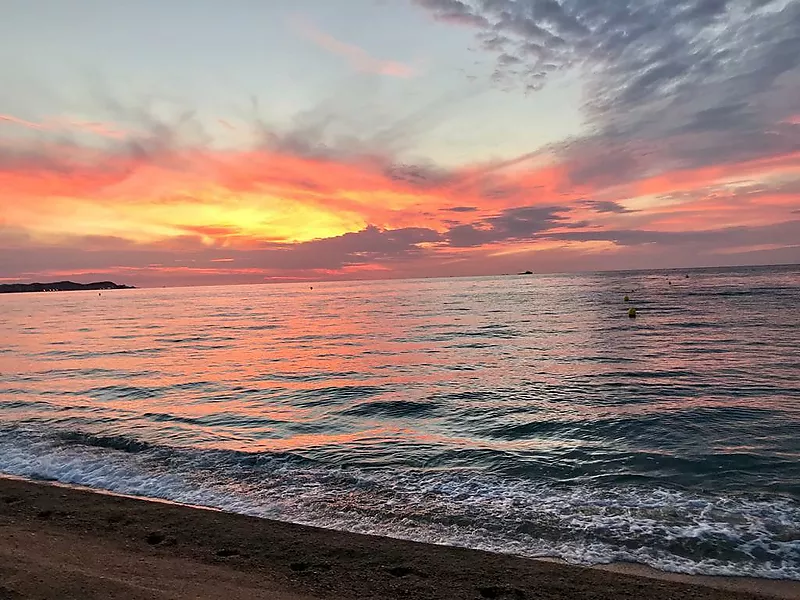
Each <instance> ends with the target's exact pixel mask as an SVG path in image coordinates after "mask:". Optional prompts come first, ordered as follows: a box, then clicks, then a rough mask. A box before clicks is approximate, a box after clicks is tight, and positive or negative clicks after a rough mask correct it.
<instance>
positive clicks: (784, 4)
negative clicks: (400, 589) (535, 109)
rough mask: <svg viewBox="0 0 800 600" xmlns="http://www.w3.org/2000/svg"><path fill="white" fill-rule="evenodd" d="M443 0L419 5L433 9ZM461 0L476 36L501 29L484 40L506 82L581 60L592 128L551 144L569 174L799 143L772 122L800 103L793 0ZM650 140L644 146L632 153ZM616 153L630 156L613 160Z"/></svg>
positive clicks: (621, 171) (632, 170)
mask: <svg viewBox="0 0 800 600" xmlns="http://www.w3.org/2000/svg"><path fill="white" fill-rule="evenodd" d="M451 2H452V0H425V1H424V2H417V4H420V5H422V6H424V7H425V8H427V9H428V10H430V11H432V12H434V14H436V13H437V11H439V12H441V11H443V10H445V7H446V6H448V5H450V4H451ZM458 4H460V5H461V8H460V9H459V10H460V11H462V12H465V13H469V14H472V15H476V16H478V17H480V18H479V19H477V20H476V21H475V27H476V28H477V30H478V31H477V34H478V36H479V37H486V36H503V37H504V38H508V40H509V42H507V43H504V44H503V45H502V47H501V48H500V47H498V48H497V49H496V50H494V49H491V48H487V50H488V51H494V53H495V58H496V60H497V72H496V75H495V79H496V80H497V81H499V82H502V84H503V85H504V86H508V84H509V82H510V81H512V80H514V79H516V80H517V81H518V82H519V83H520V85H521V86H526V87H528V88H529V89H539V88H540V87H541V86H542V85H543V84H545V83H546V82H547V81H549V80H550V79H551V78H552V77H553V75H552V73H553V71H562V70H564V69H569V68H571V67H578V66H579V67H581V69H582V73H584V74H585V76H584V78H583V81H584V83H585V86H586V97H587V98H588V100H587V103H586V106H585V111H586V114H587V116H588V117H589V128H590V130H591V134H590V135H589V136H587V137H585V138H579V139H576V140H572V141H571V143H569V144H565V145H562V146H556V148H555V149H556V150H557V151H558V152H560V153H561V154H562V155H563V157H564V158H565V160H566V161H567V163H568V164H570V165H572V166H573V172H574V175H575V177H576V180H579V181H582V182H585V181H587V180H589V179H593V178H595V177H601V178H605V179H608V178H611V177H617V178H618V179H621V180H624V179H630V178H635V177H637V176H640V175H641V174H643V173H646V172H652V171H653V169H658V168H664V166H665V165H666V166H668V167H669V168H675V167H692V166H703V165H708V164H715V163H719V162H731V161H739V160H748V159H752V158H757V157H761V156H767V155H774V154H778V153H783V152H788V151H796V150H797V149H798V148H800V131H798V130H797V128H792V127H781V126H779V125H778V124H779V123H781V121H783V120H785V119H786V118H787V117H789V116H790V115H792V114H796V113H797V112H798V110H799V109H800V101H798V98H800V2H796V1H792V0H773V1H771V2H770V1H765V0H682V1H680V2H673V1H671V0H648V1H644V2H642V1H639V0H470V1H466V0H465V1H464V2H459V3H458ZM479 23H481V24H479ZM513 57H516V58H518V59H519V61H515V60H513ZM519 62H521V63H523V64H524V66H525V68H523V69H519V67H520V66H521V65H520V64H519ZM662 142H663V143H662ZM648 144H649V145H650V146H651V147H650V154H649V155H648V156H645V157H641V158H640V157H639V154H638V153H639V150H640V149H641V147H642V146H643V145H648ZM631 147H632V148H631ZM608 148H612V149H613V151H612V152H609V151H608ZM576 149H577V156H576ZM618 153H627V154H629V155H632V158H631V160H627V161H623V162H622V163H620V162H619V160H618V158H617V157H616V156H614V155H615V154H618ZM609 161H612V162H611V163H609Z"/></svg>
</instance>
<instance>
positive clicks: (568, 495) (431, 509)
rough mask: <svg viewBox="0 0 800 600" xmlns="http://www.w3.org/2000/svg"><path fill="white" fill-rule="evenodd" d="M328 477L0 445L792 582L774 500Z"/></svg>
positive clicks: (119, 441)
mask: <svg viewBox="0 0 800 600" xmlns="http://www.w3.org/2000/svg"><path fill="white" fill-rule="evenodd" d="M474 458H475V457H468V460H465V461H464V462H463V464H464V465H465V466H464V467H462V468H458V467H454V466H453V463H452V462H451V461H448V464H449V465H450V466H448V467H442V468H435V467H433V466H429V468H426V469H424V470H423V469H415V468H387V467H380V468H374V469H367V468H352V467H347V468H346V467H336V466H332V465H330V464H326V463H325V462H324V461H320V460H314V459H311V458H309V457H305V456H302V455H301V454H298V453H272V452H259V453H247V452H239V451H227V450H199V449H188V448H187V449H181V448H175V447H170V446H165V445H159V444H153V443H149V442H145V441H142V440H137V439H135V438H132V437H128V436H124V435H112V436H100V435H94V434H91V433H85V432H77V431H75V432H61V433H53V434H48V435H44V434H41V433H39V432H36V431H34V430H26V429H22V428H15V429H13V430H5V431H2V432H0V471H2V472H5V473H8V474H11V475H17V476H21V477H28V478H31V479H43V480H53V481H59V482H63V483H68V484H75V485H82V486H88V487H93V488H98V489H103V490H108V491H111V492H116V493H122V494H130V495H137V496H143V497H149V498H160V499H166V500H171V501H175V502H181V503H186V504H193V505H198V506H206V507H212V508H217V509H221V510H226V511H230V512H236V513H242V514H247V515H252V516H258V517H266V518H272V519H279V520H284V521H290V522H294V523H302V524H307V525H315V526H320V527H327V528H332V529H340V530H345V531H353V532H360V533H372V534H379V535H386V536H390V537H396V538H402V539H411V540H417V541H423V542H432V543H437V544H447V545H455V546H465V547H470V548H478V549H483V550H490V551H496V552H505V553H513V554H518V555H522V556H530V557H543V556H549V557H557V558H561V559H563V560H566V561H568V562H571V563H578V564H597V563H608V562H614V561H631V562H637V563H642V564H646V565H650V566H652V567H655V568H658V569H662V570H667V571H676V572H683V573H693V574H708V575H749V576H754V577H767V578H781V579H798V580H800V503H798V502H797V500H796V499H794V498H791V497H786V496H779V495H774V494H773V495H764V494H762V495H758V494H731V493H729V494H721V493H705V492H700V491H690V490H682V489H675V488H669V487H666V486H658V485H653V482H652V481H648V482H642V483H639V484H637V483H636V482H635V480H634V481H632V482H631V483H629V484H622V485H621V484H620V483H619V482H618V481H617V482H615V483H614V485H611V486H609V485H604V484H603V480H602V479H598V480H596V481H579V482H576V483H573V484H570V483H569V482H561V483H556V482H553V481H550V480H547V479H545V478H540V479H535V480H534V479H530V478H527V479H526V478H515V477H509V476H505V475H504V476H502V477H499V476H494V475H492V474H490V472H487V471H486V470H482V471H476V470H474V469H471V468H469V467H468V466H466V465H469V464H470V463H474Z"/></svg>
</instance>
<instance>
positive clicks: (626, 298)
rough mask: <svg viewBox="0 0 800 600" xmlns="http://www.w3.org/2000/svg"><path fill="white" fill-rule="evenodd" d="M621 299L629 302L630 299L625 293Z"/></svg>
mask: <svg viewBox="0 0 800 600" xmlns="http://www.w3.org/2000/svg"><path fill="white" fill-rule="evenodd" d="M623 300H624V301H625V302H630V301H631V299H630V298H628V296H627V295H626V296H625V297H624V298H623Z"/></svg>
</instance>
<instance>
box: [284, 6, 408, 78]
mask: <svg viewBox="0 0 800 600" xmlns="http://www.w3.org/2000/svg"><path fill="white" fill-rule="evenodd" d="M293 25H294V27H295V28H296V29H297V30H298V31H299V32H300V33H301V34H302V35H303V36H304V37H306V38H308V39H309V40H311V41H312V42H314V43H315V44H316V45H317V46H319V47H320V48H324V49H325V50H327V51H329V52H331V53H332V54H336V55H337V56H341V57H343V58H346V59H347V60H348V61H349V62H350V64H351V65H352V66H353V67H354V68H355V69H357V70H359V71H366V72H369V73H378V74H379V75H387V76H389V77H413V76H415V75H416V74H417V70H416V69H415V68H414V67H412V66H410V65H407V64H405V63H402V62H399V61H393V60H382V59H379V58H375V57H374V56H371V55H370V54H369V53H368V52H367V51H366V50H364V49H363V48H360V47H359V46H356V45H355V44H349V43H347V42H342V41H341V40H337V39H336V38H335V37H333V36H332V35H329V34H327V33H325V32H323V31H320V30H319V29H317V28H316V27H314V26H313V25H312V24H311V23H309V22H308V21H306V20H305V19H302V18H299V17H295V18H294V19H293Z"/></svg>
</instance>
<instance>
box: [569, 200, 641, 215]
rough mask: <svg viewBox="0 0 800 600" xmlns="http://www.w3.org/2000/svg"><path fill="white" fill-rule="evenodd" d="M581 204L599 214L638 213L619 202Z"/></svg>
mask: <svg viewBox="0 0 800 600" xmlns="http://www.w3.org/2000/svg"><path fill="white" fill-rule="evenodd" d="M581 204H583V205H584V206H587V207H588V208H591V209H592V210H594V211H595V212H599V213H617V214H624V213H631V212H636V211H633V210H630V209H627V208H625V207H624V206H622V205H621V204H619V203H618V202H612V201H610V200H583V201H582V202H581Z"/></svg>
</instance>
